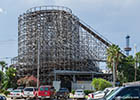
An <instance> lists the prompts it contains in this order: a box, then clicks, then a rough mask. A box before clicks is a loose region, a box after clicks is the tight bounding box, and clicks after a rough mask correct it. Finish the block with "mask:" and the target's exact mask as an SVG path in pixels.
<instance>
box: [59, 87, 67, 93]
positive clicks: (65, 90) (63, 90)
mask: <svg viewBox="0 0 140 100" xmlns="http://www.w3.org/2000/svg"><path fill="white" fill-rule="evenodd" d="M59 92H68V89H66V88H61V89H59Z"/></svg>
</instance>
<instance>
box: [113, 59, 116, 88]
mask: <svg viewBox="0 0 140 100" xmlns="http://www.w3.org/2000/svg"><path fill="white" fill-rule="evenodd" d="M115 74H116V73H115V59H113V87H115V84H116V75H115Z"/></svg>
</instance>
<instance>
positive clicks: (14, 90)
mask: <svg viewBox="0 0 140 100" xmlns="http://www.w3.org/2000/svg"><path fill="white" fill-rule="evenodd" d="M13 92H21V90H14V91H13Z"/></svg>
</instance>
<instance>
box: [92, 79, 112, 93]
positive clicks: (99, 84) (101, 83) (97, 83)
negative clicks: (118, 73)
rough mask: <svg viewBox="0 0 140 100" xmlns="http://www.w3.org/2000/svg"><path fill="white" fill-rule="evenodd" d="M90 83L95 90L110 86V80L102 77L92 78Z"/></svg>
mask: <svg viewBox="0 0 140 100" xmlns="http://www.w3.org/2000/svg"><path fill="white" fill-rule="evenodd" d="M91 84H92V86H93V87H94V88H95V89H96V91H99V90H104V89H105V88H107V87H111V86H112V84H111V83H110V82H108V81H106V80H104V79H102V78H94V79H93V81H92V83H91Z"/></svg>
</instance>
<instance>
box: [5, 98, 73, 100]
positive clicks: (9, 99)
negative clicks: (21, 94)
mask: <svg viewBox="0 0 140 100" xmlns="http://www.w3.org/2000/svg"><path fill="white" fill-rule="evenodd" d="M7 100H25V99H11V98H7ZM54 100H57V99H54ZM67 100H73V99H67Z"/></svg>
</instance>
